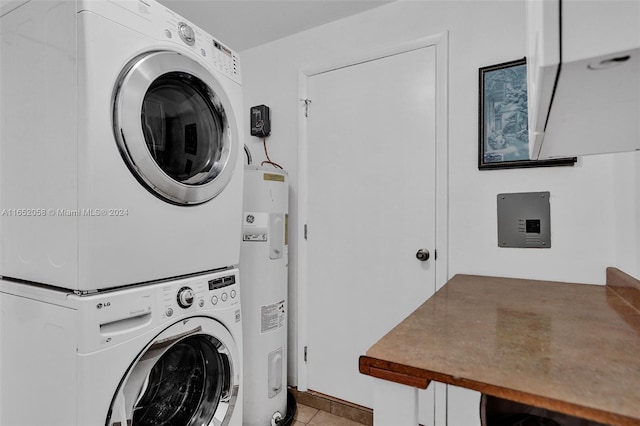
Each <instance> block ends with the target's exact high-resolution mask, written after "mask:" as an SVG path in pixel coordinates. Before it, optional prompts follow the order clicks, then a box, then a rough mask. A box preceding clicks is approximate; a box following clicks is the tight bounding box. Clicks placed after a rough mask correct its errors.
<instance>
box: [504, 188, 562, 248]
mask: <svg viewBox="0 0 640 426" xmlns="http://www.w3.org/2000/svg"><path fill="white" fill-rule="evenodd" d="M549 197H550V193H549V192H548V191H547V192H521V193H514V194H498V246H499V247H519V248H550V247H551V208H550V206H551V204H550V202H549Z"/></svg>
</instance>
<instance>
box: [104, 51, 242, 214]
mask: <svg viewBox="0 0 640 426" xmlns="http://www.w3.org/2000/svg"><path fill="white" fill-rule="evenodd" d="M232 84H235V83H232ZM113 121H114V123H113V124H114V134H115V137H116V141H117V145H118V148H119V150H120V154H121V155H122V158H123V159H124V160H125V162H126V164H127V166H128V167H129V170H131V172H132V173H133V175H134V176H135V177H136V178H137V179H138V181H139V182H140V183H142V184H143V186H144V187H145V188H146V189H147V190H149V191H150V192H151V193H152V194H154V195H155V196H157V197H159V198H161V199H163V200H164V201H168V202H170V203H173V204H179V205H193V204H201V203H204V202H207V201H209V200H211V199H212V198H214V197H215V196H216V195H218V194H219V193H220V192H221V191H222V190H223V189H224V188H225V187H226V185H227V184H228V183H229V181H230V180H231V177H232V175H233V172H234V170H235V167H236V159H237V156H238V146H239V145H240V143H239V139H238V138H239V130H238V128H237V124H236V120H235V116H234V114H233V109H232V107H231V102H230V100H229V98H228V96H227V94H226V91H225V90H224V88H223V86H222V85H221V83H220V82H219V81H218V80H217V79H216V77H215V76H214V75H213V73H212V72H211V71H210V70H208V69H206V68H205V67H204V66H203V65H201V64H200V63H198V62H196V61H195V60H193V59H191V58H189V57H187V56H185V55H182V54H180V53H177V52H152V53H147V54H144V55H141V56H139V57H137V58H135V59H134V60H133V61H131V62H130V63H129V64H128V65H127V67H125V69H124V71H123V72H122V73H121V75H120V78H119V79H118V83H117V85H116V89H115V99H114V110H113Z"/></svg>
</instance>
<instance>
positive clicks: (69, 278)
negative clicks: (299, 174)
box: [0, 0, 243, 292]
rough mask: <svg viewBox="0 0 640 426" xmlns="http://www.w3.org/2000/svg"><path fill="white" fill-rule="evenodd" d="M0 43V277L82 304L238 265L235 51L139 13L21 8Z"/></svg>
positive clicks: (154, 10)
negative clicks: (94, 296)
mask: <svg viewBox="0 0 640 426" xmlns="http://www.w3.org/2000/svg"><path fill="white" fill-rule="evenodd" d="M0 43H1V45H0V55H1V58H0V59H1V63H2V69H1V72H0V83H1V84H0V91H1V92H2V97H1V105H0V107H1V108H0V109H1V111H2V113H1V114H2V120H1V126H0V140H1V144H0V212H1V216H0V233H1V234H2V240H1V246H0V249H1V253H0V275H2V276H4V277H10V278H13V279H19V280H25V281H29V282H35V283H44V284H47V285H51V286H56V287H61V288H65V289H71V290H79V291H81V292H83V291H90V290H96V289H104V288H113V287H118V286H123V285H129V284H135V283H141V282H147V281H152V280H157V279H164V278H169V277H177V276H181V275H184V274H191V273H196V272H201V271H210V270H216V269H218V268H223V267H227V266H233V265H237V264H238V262H239V250H240V247H239V246H240V227H241V217H242V176H243V170H242V156H241V155H239V149H240V147H242V146H243V142H242V131H241V126H242V123H243V120H242V116H243V114H242V87H241V79H240V62H239V58H238V55H237V54H236V53H235V52H233V51H232V50H230V49H229V48H227V47H226V46H224V45H223V44H222V43H220V42H219V41H217V40H216V39H215V38H213V37H212V36H210V35H208V34H207V33H205V32H204V31H202V30H201V29H199V28H198V27H196V26H195V25H193V24H191V23H190V22H189V21H187V20H186V19H184V18H182V17H180V16H178V15H176V14H175V13H173V12H172V11H170V10H168V9H167V8H165V7H164V6H162V5H160V4H159V3H157V2H155V1H154V0H125V1H121V0H120V1H116V0H100V1H87V0H77V1H53V0H51V1H28V2H26V3H24V4H21V5H20V6H19V7H17V8H15V9H13V10H10V11H9V12H8V13H5V14H4V15H3V16H2V17H1V18H0ZM114 265H117V267H114Z"/></svg>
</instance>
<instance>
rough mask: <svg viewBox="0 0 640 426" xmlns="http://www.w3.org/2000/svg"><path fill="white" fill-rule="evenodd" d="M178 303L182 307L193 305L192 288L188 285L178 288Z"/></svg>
mask: <svg viewBox="0 0 640 426" xmlns="http://www.w3.org/2000/svg"><path fill="white" fill-rule="evenodd" d="M178 305H180V307H181V308H183V309H187V308H188V307H190V306H191V305H193V290H191V289H190V288H189V287H182V288H181V289H180V290H178Z"/></svg>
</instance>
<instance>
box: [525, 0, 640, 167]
mask: <svg viewBox="0 0 640 426" xmlns="http://www.w3.org/2000/svg"><path fill="white" fill-rule="evenodd" d="M527 22H528V36H529V39H528V55H527V57H528V65H527V70H528V95H529V147H530V156H531V159H548V158H558V157H573V156H579V155H587V154H599V153H608V152H622V151H633V150H640V0H622V1H620V0H588V1H587V0H528V4H527Z"/></svg>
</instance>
